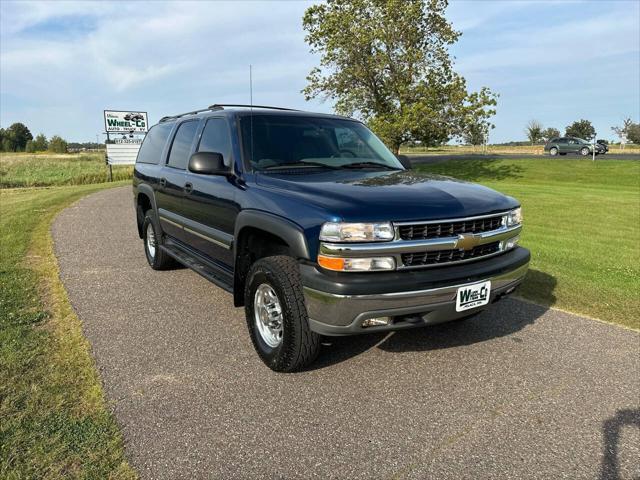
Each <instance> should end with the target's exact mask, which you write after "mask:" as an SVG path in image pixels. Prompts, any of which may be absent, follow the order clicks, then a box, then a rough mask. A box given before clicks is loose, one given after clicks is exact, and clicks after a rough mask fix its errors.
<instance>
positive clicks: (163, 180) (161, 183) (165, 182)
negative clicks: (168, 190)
mask: <svg viewBox="0 0 640 480" xmlns="http://www.w3.org/2000/svg"><path fill="white" fill-rule="evenodd" d="M160 186H161V187H162V188H164V187H166V186H167V179H166V178H161V179H160Z"/></svg>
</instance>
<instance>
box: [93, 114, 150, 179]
mask: <svg viewBox="0 0 640 480" xmlns="http://www.w3.org/2000/svg"><path fill="white" fill-rule="evenodd" d="M104 129H105V130H104V131H105V133H106V135H107V142H106V147H107V150H106V154H105V161H106V163H107V165H108V166H109V181H112V180H113V170H112V165H133V164H134V163H135V162H136V157H137V156H138V150H140V145H141V144H142V140H143V139H144V135H146V133H147V131H148V130H149V120H148V117H147V112H140V111H122V110H104ZM112 135H113V136H114V137H115V138H114V139H113V140H112V139H111V136H112Z"/></svg>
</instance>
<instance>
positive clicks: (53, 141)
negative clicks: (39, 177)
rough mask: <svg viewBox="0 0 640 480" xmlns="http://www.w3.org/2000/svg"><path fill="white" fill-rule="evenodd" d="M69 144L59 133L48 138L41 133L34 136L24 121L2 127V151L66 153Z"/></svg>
mask: <svg viewBox="0 0 640 480" xmlns="http://www.w3.org/2000/svg"><path fill="white" fill-rule="evenodd" d="M68 145H69V144H68V143H67V141H66V140H65V139H64V138H62V137H60V136H58V135H54V136H53V137H51V138H49V139H47V137H46V136H45V135H44V134H42V133H40V134H38V135H37V136H36V137H35V138H33V135H32V134H31V131H30V130H29V128H27V126H26V125H25V124H24V123H20V122H16V123H14V124H13V125H11V126H10V127H9V128H6V129H5V128H0V151H1V152H29V153H35V152H53V153H66V152H67V149H68Z"/></svg>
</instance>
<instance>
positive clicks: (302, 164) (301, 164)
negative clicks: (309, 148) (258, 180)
mask: <svg viewBox="0 0 640 480" xmlns="http://www.w3.org/2000/svg"><path fill="white" fill-rule="evenodd" d="M290 167H322V168H329V169H331V170H337V167H332V166H331V165H327V164H326V163H320V162H304V161H300V162H292V163H279V164H278V165H269V166H268V167H264V168H262V169H261V170H276V169H283V170H286V169H287V168H290Z"/></svg>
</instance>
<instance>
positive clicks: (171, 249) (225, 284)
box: [160, 239, 233, 293]
mask: <svg viewBox="0 0 640 480" xmlns="http://www.w3.org/2000/svg"><path fill="white" fill-rule="evenodd" d="M160 248H161V249H162V251H164V252H166V253H167V254H168V255H170V256H171V257H173V258H174V259H175V260H176V261H178V262H179V263H181V264H182V265H184V266H185V267H188V268H190V269H191V270H193V271H194V272H196V273H199V274H200V275H202V276H203V277H204V278H206V279H207V280H209V281H210V282H211V283H214V284H215V285H217V286H218V287H220V288H222V289H223V290H226V291H227V292H229V293H233V276H231V275H230V274H228V273H226V272H224V271H222V270H221V269H220V268H218V267H216V266H215V265H212V264H211V263H210V262H207V261H205V260H204V259H200V258H198V257H196V256H195V255H193V254H191V253H189V252H186V251H185V250H183V249H182V248H180V247H179V246H178V245H177V244H176V243H174V242H172V241H171V240H168V239H166V240H165V244H164V245H160Z"/></svg>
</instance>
